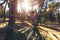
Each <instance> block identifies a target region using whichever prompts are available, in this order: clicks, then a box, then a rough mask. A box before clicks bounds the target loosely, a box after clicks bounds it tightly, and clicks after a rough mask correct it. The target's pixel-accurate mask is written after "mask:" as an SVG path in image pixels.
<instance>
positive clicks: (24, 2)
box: [17, 0, 38, 12]
mask: <svg viewBox="0 0 60 40" xmlns="http://www.w3.org/2000/svg"><path fill="white" fill-rule="evenodd" d="M31 2H32V0H21V1H20V0H18V4H17V11H18V12H21V11H23V10H24V11H25V12H28V11H29V10H37V8H38V4H36V3H35V2H36V1H34V2H33V4H32V3H31ZM32 5H33V6H32Z"/></svg>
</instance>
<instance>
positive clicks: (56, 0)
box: [0, 0, 60, 10]
mask: <svg viewBox="0 0 60 40" xmlns="http://www.w3.org/2000/svg"><path fill="white" fill-rule="evenodd" d="M52 1H53V2H60V0H52ZM1 2H2V1H1V0H0V3H1ZM4 5H5V4H4ZM4 5H3V6H4ZM6 9H7V10H9V8H8V6H7V7H6Z"/></svg>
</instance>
